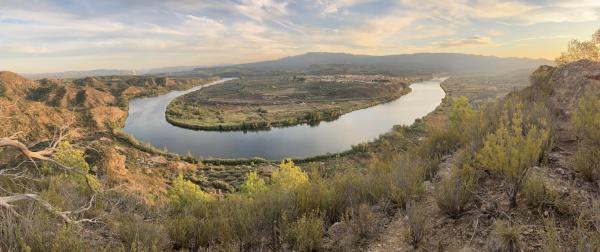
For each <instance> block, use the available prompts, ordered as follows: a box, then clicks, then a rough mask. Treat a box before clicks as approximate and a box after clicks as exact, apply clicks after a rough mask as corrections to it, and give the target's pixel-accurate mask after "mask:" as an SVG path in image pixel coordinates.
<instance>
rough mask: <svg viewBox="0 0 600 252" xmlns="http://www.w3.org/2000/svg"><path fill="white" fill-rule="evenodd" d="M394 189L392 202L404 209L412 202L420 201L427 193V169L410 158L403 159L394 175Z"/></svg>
mask: <svg viewBox="0 0 600 252" xmlns="http://www.w3.org/2000/svg"><path fill="white" fill-rule="evenodd" d="M392 176H393V179H394V187H392V197H391V198H392V200H393V201H394V202H395V203H397V204H399V205H400V206H402V207H404V206H406V204H407V203H408V202H410V201H413V200H417V199H419V198H420V197H421V196H422V195H423V193H424V192H425V187H424V186H423V182H424V181H425V177H426V175H425V168H424V166H423V164H422V163H421V162H420V161H415V160H414V159H412V158H410V157H403V158H402V159H400V160H399V161H398V165H397V168H396V170H395V171H394V172H393V174H392Z"/></svg>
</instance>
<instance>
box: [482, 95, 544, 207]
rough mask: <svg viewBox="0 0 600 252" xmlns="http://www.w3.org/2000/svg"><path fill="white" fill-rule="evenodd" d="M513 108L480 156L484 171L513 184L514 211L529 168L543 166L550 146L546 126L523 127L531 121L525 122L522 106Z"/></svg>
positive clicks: (511, 193) (531, 125) (512, 202)
mask: <svg viewBox="0 0 600 252" xmlns="http://www.w3.org/2000/svg"><path fill="white" fill-rule="evenodd" d="M514 106H515V107H514V108H513V109H512V111H510V110H509V109H507V111H506V113H505V114H504V116H503V117H502V119H501V124H500V127H499V128H498V129H497V130H496V131H495V132H494V133H492V134H490V135H488V136H487V138H486V139H485V142H484V146H483V148H482V149H481V150H480V151H479V152H478V154H477V160H478V161H479V163H480V164H481V165H482V166H483V167H485V168H487V169H489V170H491V171H495V172H498V173H500V174H502V175H504V176H505V177H506V179H507V180H508V182H509V183H510V184H511V187H512V188H510V194H509V195H510V206H511V207H516V206H517V194H518V192H519V191H520V188H521V186H522V183H523V182H524V180H525V178H526V176H527V172H528V170H529V168H531V167H532V166H534V165H536V164H538V163H539V162H540V160H541V158H542V156H543V154H544V153H545V151H546V150H547V149H548V148H549V145H550V131H549V129H547V128H546V125H547V122H545V121H541V122H540V123H539V125H538V124H528V125H524V123H525V122H527V121H528V120H529V119H528V118H524V116H527V115H524V114H523V105H522V104H516V105H514ZM509 112H511V113H509Z"/></svg>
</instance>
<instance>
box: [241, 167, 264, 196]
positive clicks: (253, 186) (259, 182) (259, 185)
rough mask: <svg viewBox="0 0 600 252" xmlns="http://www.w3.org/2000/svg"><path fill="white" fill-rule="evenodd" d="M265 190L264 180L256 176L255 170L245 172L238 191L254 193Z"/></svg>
mask: <svg viewBox="0 0 600 252" xmlns="http://www.w3.org/2000/svg"><path fill="white" fill-rule="evenodd" d="M266 190H267V184H266V183H265V180H264V179H262V178H261V177H259V176H258V174H257V173H256V172H255V171H252V172H249V173H247V174H246V179H245V180H244V183H243V184H242V186H241V187H240V191H242V192H244V193H248V194H256V193H259V192H264V191H266Z"/></svg>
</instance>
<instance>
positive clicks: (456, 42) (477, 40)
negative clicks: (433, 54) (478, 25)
mask: <svg viewBox="0 0 600 252" xmlns="http://www.w3.org/2000/svg"><path fill="white" fill-rule="evenodd" d="M434 45H436V46H438V47H442V48H448V47H471V46H490V45H495V43H494V42H493V41H492V39H491V38H490V37H483V36H472V37H468V38H463V39H448V40H444V41H440V42H436V43H434Z"/></svg>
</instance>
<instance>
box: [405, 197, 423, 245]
mask: <svg viewBox="0 0 600 252" xmlns="http://www.w3.org/2000/svg"><path fill="white" fill-rule="evenodd" d="M425 213H426V211H425V208H424V207H423V206H422V205H420V204H418V203H415V202H411V203H409V204H408V205H407V207H406V216H407V217H408V230H407V233H406V238H407V241H408V243H409V244H411V245H412V246H413V247H415V248H416V247H418V246H419V243H421V241H422V240H423V238H425V234H426V232H427V215H426V214H425Z"/></svg>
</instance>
